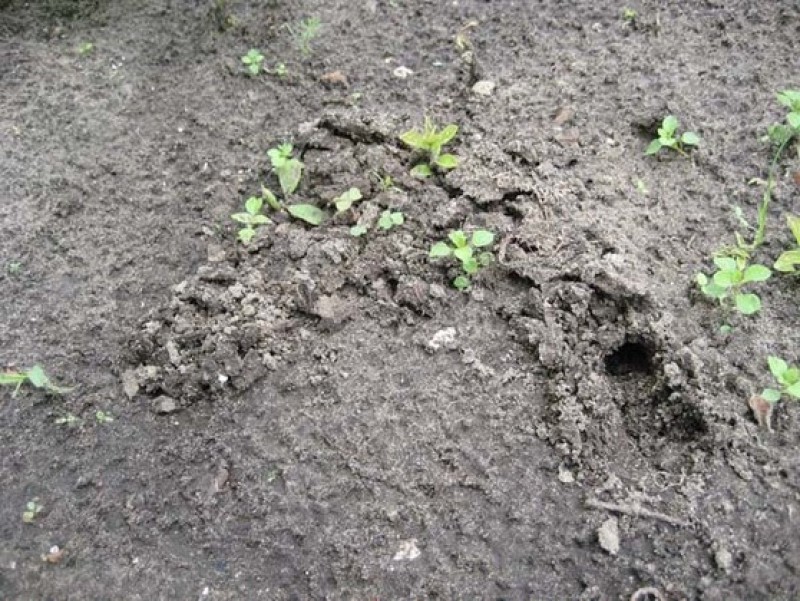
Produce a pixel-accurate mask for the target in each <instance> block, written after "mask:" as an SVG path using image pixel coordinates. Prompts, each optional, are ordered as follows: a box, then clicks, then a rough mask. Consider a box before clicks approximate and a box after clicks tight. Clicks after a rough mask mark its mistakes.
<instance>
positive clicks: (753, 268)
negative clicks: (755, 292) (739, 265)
mask: <svg viewBox="0 0 800 601" xmlns="http://www.w3.org/2000/svg"><path fill="white" fill-rule="evenodd" d="M771 275H772V272H771V271H770V270H769V268H767V267H764V266H763V265H750V266H749V267H748V268H747V269H745V270H744V278H743V279H742V282H744V283H747V282H763V281H764V280H768V279H769V276H771Z"/></svg>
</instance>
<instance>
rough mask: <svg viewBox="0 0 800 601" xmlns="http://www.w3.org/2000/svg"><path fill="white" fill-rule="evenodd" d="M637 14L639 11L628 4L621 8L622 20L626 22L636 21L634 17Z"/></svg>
mask: <svg viewBox="0 0 800 601" xmlns="http://www.w3.org/2000/svg"><path fill="white" fill-rule="evenodd" d="M638 16H639V13H637V12H636V11H635V10H634V9H632V8H631V7H630V6H626V7H624V8H623V9H622V20H623V21H625V22H626V23H633V22H634V21H636V17H638Z"/></svg>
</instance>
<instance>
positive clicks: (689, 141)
mask: <svg viewBox="0 0 800 601" xmlns="http://www.w3.org/2000/svg"><path fill="white" fill-rule="evenodd" d="M681 142H683V143H684V144H686V145H687V146H697V145H698V144H699V143H700V136H698V135H697V134H696V133H694V132H693V131H687V132H684V133H683V135H682V136H681Z"/></svg>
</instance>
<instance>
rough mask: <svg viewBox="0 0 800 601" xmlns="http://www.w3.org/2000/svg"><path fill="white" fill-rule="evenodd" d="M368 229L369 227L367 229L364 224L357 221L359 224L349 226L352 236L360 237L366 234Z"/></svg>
mask: <svg viewBox="0 0 800 601" xmlns="http://www.w3.org/2000/svg"><path fill="white" fill-rule="evenodd" d="M368 231H369V229H367V226H366V225H361V224H360V223H359V224H357V225H354V226H353V227H351V228H350V235H351V236H353V237H354V238H360V237H361V236H363V235H364V234H366V233H367V232H368Z"/></svg>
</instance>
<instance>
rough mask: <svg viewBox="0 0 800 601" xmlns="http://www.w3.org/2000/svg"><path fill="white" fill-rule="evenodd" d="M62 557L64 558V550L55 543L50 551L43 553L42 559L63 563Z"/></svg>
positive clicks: (47, 561)
mask: <svg viewBox="0 0 800 601" xmlns="http://www.w3.org/2000/svg"><path fill="white" fill-rule="evenodd" d="M62 559H64V550H63V549H62V548H60V547H59V546H58V545H53V546H52V547H50V552H49V553H47V554H46V555H42V561H44V562H46V563H61V560H62Z"/></svg>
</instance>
